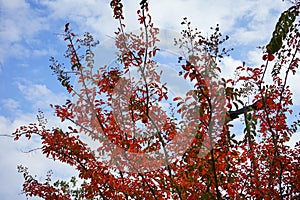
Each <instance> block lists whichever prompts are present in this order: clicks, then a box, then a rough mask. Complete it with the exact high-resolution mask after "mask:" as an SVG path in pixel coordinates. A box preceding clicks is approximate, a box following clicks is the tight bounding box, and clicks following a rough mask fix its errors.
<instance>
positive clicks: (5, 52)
mask: <svg viewBox="0 0 300 200" xmlns="http://www.w3.org/2000/svg"><path fill="white" fill-rule="evenodd" d="M288 6H289V5H288V3H286V2H282V1H281V0H264V1H263V2H262V1H259V0H226V1H224V0H215V1H206V0H172V1H170V0H160V1H155V0H152V1H150V12H151V13H152V15H153V21H154V23H155V25H156V26H158V27H159V28H161V29H168V30H172V31H175V32H178V33H179V32H180V30H181V29H182V27H181V26H180V22H181V21H182V18H183V17H188V19H189V20H191V21H192V24H193V26H194V27H198V28H199V29H200V30H201V31H202V32H203V33H204V34H206V33H209V32H210V30H209V28H210V26H215V24H217V23H219V24H220V27H221V30H222V32H223V33H224V34H228V35H229V36H230V40H229V42H228V43H227V44H228V46H229V47H234V48H235V50H234V51H233V52H232V54H231V56H230V57H227V58H225V59H224V62H223V64H222V67H223V71H224V72H223V73H224V76H226V77H230V76H232V75H233V71H234V68H235V67H237V66H239V65H240V64H241V62H242V61H246V62H247V63H248V64H249V65H253V66H260V65H261V64H262V63H261V56H262V55H261V53H260V51H259V50H258V49H256V47H257V46H260V45H265V44H267V42H268V41H269V39H270V37H271V34H272V31H273V29H274V26H275V23H276V21H277V19H278V17H279V15H280V13H281V12H282V11H284V10H285V9H286V8H287V7H288ZM124 8H125V23H126V24H127V30H135V29H137V28H138V25H137V21H136V19H137V16H136V10H137V8H138V1H133V0H127V1H124ZM66 22H70V23H71V28H72V29H73V30H74V32H76V33H79V34H82V33H83V32H85V31H89V32H91V33H92V34H93V35H94V36H95V38H97V39H99V40H100V43H103V42H105V41H106V40H108V39H109V36H114V31H115V30H116V27H117V23H116V21H114V20H113V18H112V11H111V9H110V7H109V1H108V0H85V1H83V0H48V1H47V0H9V1H8V0H0V24H1V27H0V134H10V133H11V132H13V131H14V130H15V129H16V128H17V127H18V126H20V125H25V124H28V123H30V122H32V121H35V116H36V114H37V110H38V109H41V110H43V111H44V112H45V115H46V117H47V118H48V121H49V125H50V126H61V125H60V122H59V120H58V119H56V118H55V117H54V116H53V111H52V110H51V109H50V107H49V104H50V103H52V104H59V103H63V102H64V101H65V99H66V98H68V95H67V94H66V93H65V91H64V89H63V88H61V87H60V84H59V83H58V82H57V81H56V77H55V76H52V75H51V74H52V72H51V70H50V69H49V64H50V63H49V57H50V56H54V57H55V58H57V59H59V60H62V61H63V56H62V55H63V53H64V50H65V46H64V41H63V40H62V38H60V37H59V36H58V34H59V33H62V32H63V30H64V24H65V23H66ZM96 56H97V55H96ZM297 79H298V80H299V74H298V75H296V76H295V77H292V78H291V79H289V84H290V85H291V87H292V88H293V89H295V96H294V103H295V105H296V108H299V105H300V103H299V102H300V88H299V87H298V88H297V87H296V80H297ZM298 110H299V109H298ZM295 114H296V113H295ZM62 126H64V125H62ZM293 140H294V141H296V140H299V136H298V139H297V138H293ZM38 146H39V142H38V140H33V141H30V142H28V141H26V140H21V141H18V142H13V141H12V139H11V138H6V137H0V148H1V150H0V165H1V172H0V185H1V187H0V198H1V199H2V200H6V199H17V200H18V199H20V200H21V199H26V197H25V196H24V195H22V194H20V193H21V185H22V181H23V178H22V175H21V174H18V173H17V168H16V166H17V165H18V164H23V165H25V166H28V167H29V170H30V172H31V173H32V174H37V177H38V178H42V177H43V176H45V174H46V172H47V171H48V170H50V169H52V170H53V172H54V178H56V177H59V178H68V177H71V176H72V175H73V173H75V172H74V171H73V169H72V168H71V167H68V166H66V165H64V164H60V163H58V162H53V161H51V160H47V159H45V158H44V157H43V156H42V155H41V154H40V153H39V152H38V151H35V152H32V153H24V151H28V150H30V149H32V148H35V147H38Z"/></svg>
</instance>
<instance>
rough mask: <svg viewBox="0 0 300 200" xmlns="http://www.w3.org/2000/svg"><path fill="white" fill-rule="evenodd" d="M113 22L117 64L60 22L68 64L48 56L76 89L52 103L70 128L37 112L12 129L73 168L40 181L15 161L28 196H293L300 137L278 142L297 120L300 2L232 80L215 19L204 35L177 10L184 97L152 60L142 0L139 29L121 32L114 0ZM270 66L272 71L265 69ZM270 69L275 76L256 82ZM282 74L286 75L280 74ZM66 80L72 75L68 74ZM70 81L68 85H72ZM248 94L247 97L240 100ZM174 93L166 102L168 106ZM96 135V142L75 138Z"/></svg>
mask: <svg viewBox="0 0 300 200" xmlns="http://www.w3.org/2000/svg"><path fill="white" fill-rule="evenodd" d="M110 5H111V7H112V10H113V13H114V18H115V19H116V20H118V21H119V24H120V25H119V28H118V30H117V31H116V33H115V34H116V37H115V46H116V47H117V49H118V55H117V60H116V61H117V62H115V63H112V64H108V65H104V66H101V67H99V68H96V66H95V65H94V52H93V48H94V47H95V46H97V45H98V42H97V41H96V40H94V38H93V36H92V35H91V34H89V33H85V34H84V37H83V38H82V39H81V38H79V37H78V36H77V35H76V34H74V33H73V32H72V30H71V28H70V24H69V23H67V24H66V25H65V32H64V39H65V41H66V42H67V51H66V54H65V56H66V58H67V59H68V60H69V61H70V70H68V69H67V70H66V69H64V68H63V67H62V65H61V64H59V62H58V61H56V60H55V59H54V58H51V59H50V60H51V62H52V65H51V66H50V67H51V69H52V70H53V71H54V72H55V74H56V75H57V78H58V80H59V81H60V82H61V84H62V86H63V87H65V88H66V90H67V91H68V92H69V93H70V94H71V95H72V96H73V97H76V98H73V102H72V100H66V103H65V104H64V105H51V106H52V107H53V108H54V109H55V113H56V115H57V117H59V118H60V119H61V121H65V120H68V121H70V122H72V123H73V124H74V125H73V126H69V127H68V129H69V130H62V129H59V128H52V129H48V128H47V127H46V123H45V120H44V117H43V115H42V113H39V115H38V123H39V124H35V123H33V124H30V125H28V126H22V127H20V128H19V129H17V130H16V131H15V132H14V133H13V135H14V137H15V140H18V139H19V138H20V137H22V136H25V137H27V138H29V139H30V137H31V136H32V135H38V136H40V138H41V141H42V147H41V151H42V153H43V154H45V156H46V157H48V158H51V159H56V160H60V161H61V162H64V163H67V164H69V165H72V166H75V167H76V170H78V171H79V177H78V178H79V179H80V180H82V183H79V187H77V185H78V183H77V181H78V178H75V177H73V178H72V179H71V180H70V181H69V182H67V181H60V180H58V181H56V182H55V183H53V182H52V181H51V177H50V176H47V179H46V180H45V182H39V181H37V180H36V179H34V177H33V176H32V175H30V173H29V172H28V169H27V168H26V167H23V166H19V172H22V173H23V175H24V178H25V182H24V184H23V190H24V192H25V193H26V195H27V196H39V197H43V198H45V199H71V198H75V199H252V198H253V199H296V198H297V197H298V198H299V197H300V183H299V179H300V168H299V166H300V157H299V153H300V143H299V142H298V143H297V144H296V146H295V147H294V148H291V147H289V146H287V145H286V142H287V141H289V139H290V137H291V136H292V135H293V134H295V133H296V131H297V128H298V126H299V123H300V121H299V120H296V121H295V122H293V123H292V124H289V123H288V121H287V116H288V115H289V113H292V112H293V111H292V109H291V106H292V104H293V103H292V98H291V97H292V91H290V89H289V86H287V79H288V77H289V76H291V75H293V74H295V73H296V69H297V67H298V63H299V57H297V55H298V53H299V38H300V33H299V30H298V28H299V21H298V22H297V21H296V17H297V16H298V15H299V2H295V3H294V4H293V5H292V6H291V7H290V8H289V9H288V10H287V11H285V12H283V13H282V15H281V17H280V19H279V20H278V23H277V25H276V27H275V30H274V32H273V36H272V38H271V40H270V42H269V44H268V45H266V47H262V48H261V50H262V59H263V61H264V62H265V63H264V64H263V65H262V66H259V67H250V66H247V64H246V63H243V64H242V65H241V66H239V67H237V68H236V72H237V74H238V76H237V77H236V78H234V79H224V78H222V79H220V78H219V76H220V68H219V67H218V63H219V61H220V62H222V58H223V56H225V55H227V54H228V53H229V51H228V50H226V49H225V48H221V46H222V44H223V43H224V42H225V41H226V40H227V39H228V38H229V37H228V36H225V37H223V36H222V34H221V33H220V30H219V26H218V25H217V26H216V27H215V28H213V33H212V35H211V36H210V37H208V38H206V37H203V36H202V35H201V33H200V32H199V31H197V29H194V28H193V27H192V26H191V23H190V22H189V21H188V20H187V18H184V20H183V22H182V25H183V26H184V27H185V28H184V29H183V31H182V32H181V38H177V39H176V40H175V45H176V46H177V47H178V48H179V49H181V50H182V51H183V52H184V54H183V55H182V56H179V57H178V63H180V65H181V71H179V72H178V73H179V76H181V77H183V78H184V79H185V80H186V81H187V82H189V83H190V85H191V86H192V88H190V89H189V90H188V91H187V92H186V93H185V95H183V96H176V97H173V98H171V97H172V95H171V94H170V92H169V88H168V83H164V82H163V81H162V79H161V75H162V74H161V73H160V72H159V71H158V68H157V65H158V61H157V60H156V59H155V58H156V57H157V56H158V54H159V52H160V51H161V49H160V48H159V46H157V44H158V42H159V37H158V34H159V29H158V28H155V26H154V24H153V23H152V20H151V16H150V14H149V7H148V2H147V1H146V0H142V1H141V2H140V9H139V10H138V12H137V14H138V17H139V19H138V20H139V23H140V26H141V29H140V32H138V33H137V34H136V33H133V32H130V33H127V32H125V24H123V20H124V16H123V5H122V2H121V1H120V0H112V1H111V4H110ZM268 68H272V70H271V74H267V69H268ZM268 75H270V76H271V77H272V83H267V82H266V81H265V79H266V76H268ZM282 75H283V77H282ZM74 77H75V78H74ZM73 82H77V83H76V84H77V87H78V86H80V87H79V89H78V88H76V87H74V84H73ZM245 96H247V97H251V98H253V100H252V102H253V103H252V104H251V105H247V104H245V103H244V101H243V100H244V97H245ZM166 102H169V103H170V102H171V103H170V107H169V108H167V107H166V106H165V104H166ZM241 115H244V131H243V134H244V137H243V139H242V140H240V141H238V140H237V139H236V138H235V134H234V133H233V132H232V127H233V125H232V120H234V119H236V118H238V117H239V116H241ZM82 135H87V136H88V137H90V138H92V139H93V140H94V141H97V142H98V146H97V149H96V150H93V149H92V148H91V146H88V145H87V144H86V143H84V142H83V140H82V137H81V136H82Z"/></svg>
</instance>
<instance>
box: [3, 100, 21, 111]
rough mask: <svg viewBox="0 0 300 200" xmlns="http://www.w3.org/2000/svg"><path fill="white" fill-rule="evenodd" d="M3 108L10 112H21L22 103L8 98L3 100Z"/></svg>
mask: <svg viewBox="0 0 300 200" xmlns="http://www.w3.org/2000/svg"><path fill="white" fill-rule="evenodd" d="M1 106H2V107H3V108H4V109H6V110H8V111H9V112H19V111H20V110H19V108H20V102H19V101H16V100H15V99H12V98H8V99H3V100H1Z"/></svg>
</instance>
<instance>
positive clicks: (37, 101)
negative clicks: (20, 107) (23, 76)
mask: <svg viewBox="0 0 300 200" xmlns="http://www.w3.org/2000/svg"><path fill="white" fill-rule="evenodd" d="M17 86H18V89H19V90H20V92H21V93H22V94H23V95H24V98H25V99H26V100H28V101H29V103H30V104H31V105H32V106H33V108H34V109H35V110H37V109H39V108H40V109H49V105H50V104H53V105H55V104H62V103H64V102H65V100H66V99H67V96H66V94H65V93H59V94H55V93H53V92H52V91H51V90H50V89H49V88H47V86H46V85H44V84H34V83H32V82H30V81H25V80H24V81H22V82H18V83H17Z"/></svg>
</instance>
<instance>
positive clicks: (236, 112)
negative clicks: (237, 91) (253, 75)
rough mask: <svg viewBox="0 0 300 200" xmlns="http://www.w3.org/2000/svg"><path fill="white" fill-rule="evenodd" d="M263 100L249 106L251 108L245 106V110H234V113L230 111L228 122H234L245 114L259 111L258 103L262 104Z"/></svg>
mask: <svg viewBox="0 0 300 200" xmlns="http://www.w3.org/2000/svg"><path fill="white" fill-rule="evenodd" d="M260 101H261V100H257V101H256V102H254V103H253V104H252V105H249V106H244V107H243V108H240V109H238V110H234V111H228V112H227V113H228V119H227V121H228V122H229V121H232V120H234V119H236V118H238V117H239V115H241V114H244V113H246V112H248V111H250V110H257V109H258V107H257V103H258V102H260Z"/></svg>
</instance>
